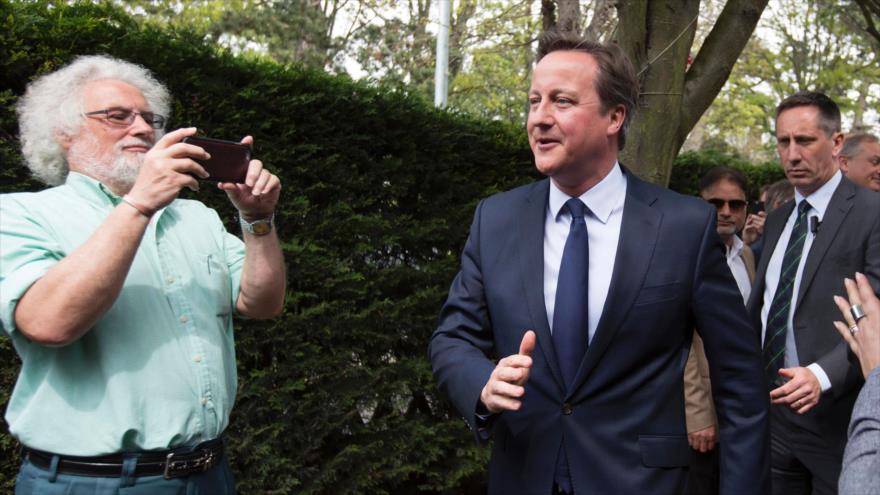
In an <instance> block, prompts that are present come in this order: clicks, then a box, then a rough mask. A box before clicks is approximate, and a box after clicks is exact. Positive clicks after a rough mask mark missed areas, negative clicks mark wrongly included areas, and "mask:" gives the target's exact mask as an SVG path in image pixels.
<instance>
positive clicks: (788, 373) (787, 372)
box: [779, 368, 794, 378]
mask: <svg viewBox="0 0 880 495" xmlns="http://www.w3.org/2000/svg"><path fill="white" fill-rule="evenodd" d="M779 374H780V375H782V376H784V377H785V378H794V370H793V369H791V368H779Z"/></svg>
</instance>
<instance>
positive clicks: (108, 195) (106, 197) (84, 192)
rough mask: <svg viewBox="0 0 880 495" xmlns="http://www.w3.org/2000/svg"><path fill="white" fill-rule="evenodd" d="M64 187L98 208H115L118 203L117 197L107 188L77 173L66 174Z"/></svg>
mask: <svg viewBox="0 0 880 495" xmlns="http://www.w3.org/2000/svg"><path fill="white" fill-rule="evenodd" d="M65 185H67V186H68V187H70V188H71V189H73V190H74V191H76V193H77V194H78V195H80V196H82V197H83V198H84V199H85V200H86V201H89V202H91V203H94V204H97V205H99V206H115V205H117V204H119V201H120V198H119V196H117V195H115V194H113V192H112V191H111V190H110V188H109V187H107V186H105V185H104V184H102V183H101V182H100V181H98V180H96V179H93V178H91V177H89V176H88V175H83V174H81V173H79V172H68V174H67V180H66V181H65Z"/></svg>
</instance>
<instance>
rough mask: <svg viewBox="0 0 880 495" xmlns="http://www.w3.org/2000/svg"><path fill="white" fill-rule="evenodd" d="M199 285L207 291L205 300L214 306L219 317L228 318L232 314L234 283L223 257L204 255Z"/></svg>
mask: <svg viewBox="0 0 880 495" xmlns="http://www.w3.org/2000/svg"><path fill="white" fill-rule="evenodd" d="M198 259H199V260H200V261H201V262H200V264H201V265H202V266H201V269H200V270H199V272H200V273H201V276H200V277H199V281H198V284H199V285H200V286H201V289H202V290H203V291H205V299H206V300H207V301H208V302H209V303H212V304H213V305H214V307H215V308H216V310H215V314H216V315H217V316H226V315H229V314H230V313H231V312H232V281H231V280H230V278H229V267H227V266H226V263H225V262H224V260H223V257H222V256H220V255H218V254H217V253H202V254H200V255H199V256H198Z"/></svg>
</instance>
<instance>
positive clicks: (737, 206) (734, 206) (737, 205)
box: [706, 198, 747, 211]
mask: <svg viewBox="0 0 880 495" xmlns="http://www.w3.org/2000/svg"><path fill="white" fill-rule="evenodd" d="M706 201H708V202H709V203H710V204H711V205H712V206H714V207H715V208H717V209H719V210H720V209H721V208H724V205H728V206H729V207H730V210H731V211H740V210H742V209H744V208H745V207H746V204H747V203H746V201H745V200H744V199H731V200H723V199H718V198H711V199H707V200H706Z"/></svg>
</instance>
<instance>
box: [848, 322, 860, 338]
mask: <svg viewBox="0 0 880 495" xmlns="http://www.w3.org/2000/svg"><path fill="white" fill-rule="evenodd" d="M849 333H851V334H852V335H855V334H857V333H859V326H858V325H856V324H855V323H853V324H852V325H850V327H849Z"/></svg>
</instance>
